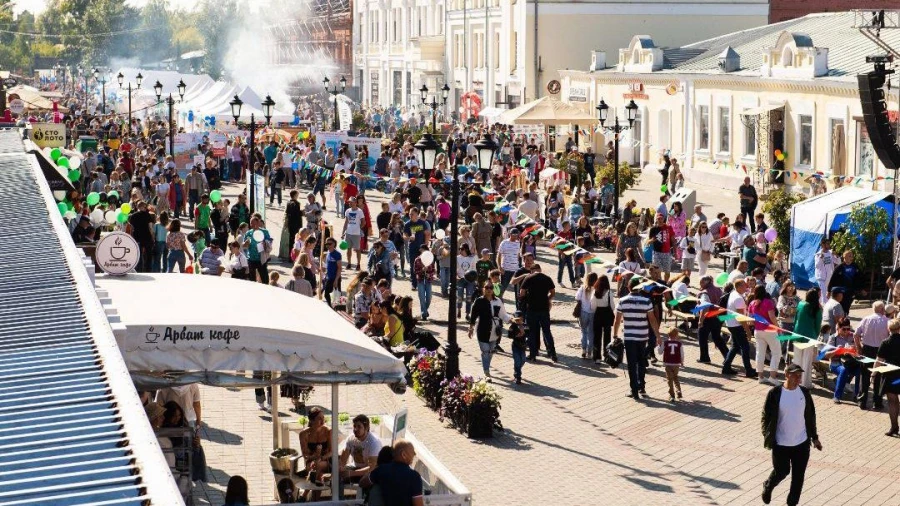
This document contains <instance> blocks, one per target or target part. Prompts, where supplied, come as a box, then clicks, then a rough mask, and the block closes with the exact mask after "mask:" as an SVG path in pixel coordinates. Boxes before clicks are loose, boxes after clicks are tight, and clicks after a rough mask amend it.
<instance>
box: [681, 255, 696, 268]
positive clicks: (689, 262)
mask: <svg viewBox="0 0 900 506" xmlns="http://www.w3.org/2000/svg"><path fill="white" fill-rule="evenodd" d="M681 270H683V271H693V270H694V259H693V258H684V257H682V258H681Z"/></svg>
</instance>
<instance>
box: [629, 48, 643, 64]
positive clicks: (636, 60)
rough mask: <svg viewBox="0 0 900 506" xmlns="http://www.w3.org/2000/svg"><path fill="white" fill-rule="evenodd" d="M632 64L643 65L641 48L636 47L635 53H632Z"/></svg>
mask: <svg viewBox="0 0 900 506" xmlns="http://www.w3.org/2000/svg"><path fill="white" fill-rule="evenodd" d="M631 63H634V64H637V63H641V48H640V47H637V46H635V48H634V51H632V52H631Z"/></svg>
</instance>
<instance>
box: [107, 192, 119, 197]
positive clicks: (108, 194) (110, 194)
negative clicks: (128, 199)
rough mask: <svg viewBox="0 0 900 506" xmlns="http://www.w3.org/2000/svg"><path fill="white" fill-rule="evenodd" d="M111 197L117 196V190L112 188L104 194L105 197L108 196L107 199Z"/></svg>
mask: <svg viewBox="0 0 900 506" xmlns="http://www.w3.org/2000/svg"><path fill="white" fill-rule="evenodd" d="M113 197H115V198H119V192H117V191H115V190H113V191H111V192H109V193H107V194H106V198H108V199H111V198H113Z"/></svg>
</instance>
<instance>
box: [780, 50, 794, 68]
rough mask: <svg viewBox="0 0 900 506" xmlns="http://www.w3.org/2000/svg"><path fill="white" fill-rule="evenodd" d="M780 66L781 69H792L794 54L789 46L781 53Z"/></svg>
mask: <svg viewBox="0 0 900 506" xmlns="http://www.w3.org/2000/svg"><path fill="white" fill-rule="evenodd" d="M781 66H782V67H793V66H794V52H793V51H791V48H790V47H789V46H787V47H785V48H784V51H782V52H781Z"/></svg>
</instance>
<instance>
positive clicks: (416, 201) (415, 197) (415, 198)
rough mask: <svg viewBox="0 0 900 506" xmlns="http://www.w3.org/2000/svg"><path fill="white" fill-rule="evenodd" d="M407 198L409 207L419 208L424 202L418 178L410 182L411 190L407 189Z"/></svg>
mask: <svg viewBox="0 0 900 506" xmlns="http://www.w3.org/2000/svg"><path fill="white" fill-rule="evenodd" d="M406 198H407V199H409V205H411V206H416V207H419V205H420V204H421V201H422V189H421V188H419V187H418V186H417V185H416V178H412V179H410V180H409V188H407V189H406Z"/></svg>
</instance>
